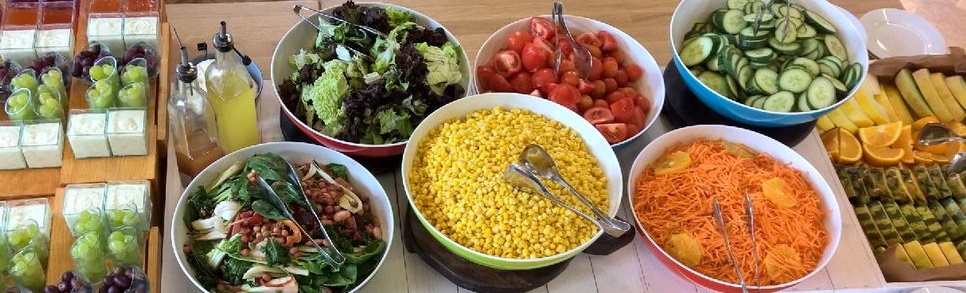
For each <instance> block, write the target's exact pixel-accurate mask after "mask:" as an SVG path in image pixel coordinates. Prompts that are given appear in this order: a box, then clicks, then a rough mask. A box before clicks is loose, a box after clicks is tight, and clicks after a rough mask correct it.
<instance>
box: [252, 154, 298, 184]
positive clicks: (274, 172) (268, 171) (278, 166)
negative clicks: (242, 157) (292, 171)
mask: <svg viewBox="0 0 966 293" xmlns="http://www.w3.org/2000/svg"><path fill="white" fill-rule="evenodd" d="M286 164H288V163H287V162H285V159H282V157H279V156H278V155H276V154H272V153H265V154H259V155H254V156H252V157H250V158H248V161H247V163H246V164H245V167H246V169H249V170H255V173H258V175H259V176H261V177H262V178H265V180H271V181H279V180H283V179H284V178H286V174H287V173H288V167H287V166H286Z"/></svg>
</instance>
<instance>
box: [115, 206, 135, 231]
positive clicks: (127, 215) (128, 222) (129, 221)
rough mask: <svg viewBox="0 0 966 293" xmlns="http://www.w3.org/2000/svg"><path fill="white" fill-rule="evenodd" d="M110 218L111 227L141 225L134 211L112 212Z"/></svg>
mask: <svg viewBox="0 0 966 293" xmlns="http://www.w3.org/2000/svg"><path fill="white" fill-rule="evenodd" d="M108 218H110V220H111V227H124V226H127V227H138V225H139V224H140V221H138V215H137V212H135V211H132V210H120V209H119V210H111V211H110V212H108Z"/></svg>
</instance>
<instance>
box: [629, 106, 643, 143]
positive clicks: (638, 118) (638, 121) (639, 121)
mask: <svg viewBox="0 0 966 293" xmlns="http://www.w3.org/2000/svg"><path fill="white" fill-rule="evenodd" d="M632 104H633V103H632ZM633 109H634V112H633V113H634V115H633V116H631V120H630V121H628V122H627V124H634V125H638V126H641V127H643V126H644V124H645V123H647V118H646V117H645V116H644V112H643V111H641V109H640V108H638V107H637V106H634V107H633ZM628 133H630V134H631V135H633V134H635V133H636V132H628Z"/></svg>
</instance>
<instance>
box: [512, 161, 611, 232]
mask: <svg viewBox="0 0 966 293" xmlns="http://www.w3.org/2000/svg"><path fill="white" fill-rule="evenodd" d="M503 180H506V182H507V183H510V185H512V186H513V187H516V188H519V189H523V190H528V191H530V192H533V193H536V194H541V195H543V196H544V197H546V198H548V199H550V201H552V202H553V203H555V204H557V205H559V206H562V207H564V208H566V209H568V210H570V211H571V212H574V213H575V214H577V215H579V216H581V217H584V218H585V219H587V220H588V221H590V222H591V223H594V225H596V226H597V227H598V228H600V229H601V230H604V232H607V234H610V232H608V231H607V228H605V225H603V224H601V222H600V221H598V220H597V219H596V218H594V217H591V216H589V215H587V214H585V213H584V212H581V211H580V210H578V209H577V208H575V207H574V206H572V205H570V204H568V203H567V202H565V201H563V200H561V199H560V198H558V197H556V196H554V195H553V193H550V190H548V189H547V186H545V185H543V183H542V182H540V179H538V178H537V176H536V175H534V174H533V173H531V172H530V171H528V170H527V169H525V168H524V167H522V166H520V165H517V164H516V163H511V164H510V166H507V168H506V170H505V171H504V172H503ZM621 233H623V232H621ZM611 235H614V234H611ZM614 236H620V234H617V235H614Z"/></svg>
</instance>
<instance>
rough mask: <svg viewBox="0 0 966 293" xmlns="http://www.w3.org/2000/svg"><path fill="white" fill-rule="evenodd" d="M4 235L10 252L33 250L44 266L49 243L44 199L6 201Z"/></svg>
mask: <svg viewBox="0 0 966 293" xmlns="http://www.w3.org/2000/svg"><path fill="white" fill-rule="evenodd" d="M5 216H6V221H5V224H4V226H5V227H4V233H6V235H7V241H8V243H9V244H10V248H11V250H13V251H15V252H18V251H24V250H33V251H35V252H37V254H38V255H39V256H41V259H43V260H44V262H43V263H45V264H46V259H47V248H48V247H49V244H50V243H49V241H50V220H51V213H50V206H49V205H48V203H47V199H46V198H32V199H22V200H12V201H7V212H6V215H5Z"/></svg>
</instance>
